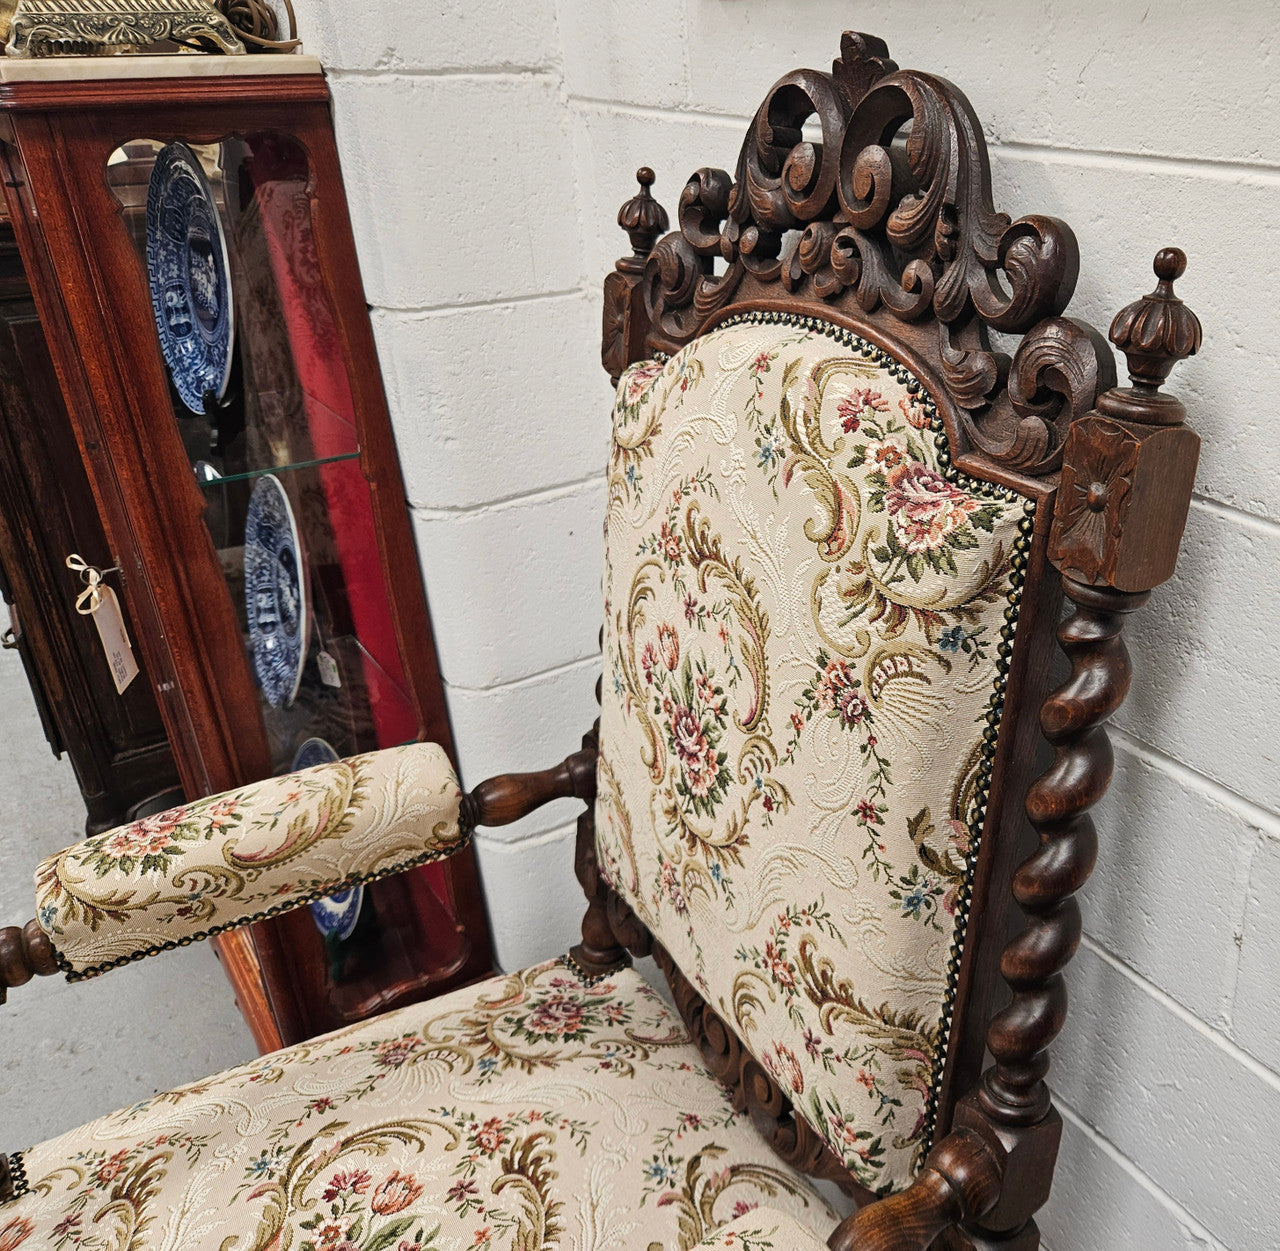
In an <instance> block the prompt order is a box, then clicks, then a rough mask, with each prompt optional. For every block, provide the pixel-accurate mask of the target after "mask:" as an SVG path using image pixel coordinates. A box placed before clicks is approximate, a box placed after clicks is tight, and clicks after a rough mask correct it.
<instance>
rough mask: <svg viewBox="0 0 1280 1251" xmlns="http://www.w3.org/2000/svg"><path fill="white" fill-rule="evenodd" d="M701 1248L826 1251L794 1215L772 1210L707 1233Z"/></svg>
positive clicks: (760, 1210) (756, 1211)
mask: <svg viewBox="0 0 1280 1251" xmlns="http://www.w3.org/2000/svg"><path fill="white" fill-rule="evenodd" d="M698 1248H699V1251H702V1249H703V1248H706V1249H708V1251H710V1249H711V1248H723V1251H827V1244H826V1243H825V1242H823V1241H822V1239H821V1238H819V1237H818V1235H817V1234H815V1233H814V1232H813V1231H812V1230H811V1229H806V1228H805V1227H804V1226H803V1225H801V1224H800V1223H799V1222H798V1221H797V1220H796V1219H795V1217H793V1216H787V1215H786V1213H784V1212H778V1211H775V1210H774V1209H773V1208H755V1209H753V1210H752V1211H750V1212H748V1213H747V1214H746V1215H745V1216H740V1217H738V1219H737V1220H736V1221H732V1222H730V1223H729V1224H728V1225H722V1226H721V1227H720V1228H719V1229H717V1230H716V1231H715V1232H714V1233H711V1234H708V1235H707V1236H706V1237H705V1238H704V1239H703V1240H702V1241H701V1242H700V1243H698Z"/></svg>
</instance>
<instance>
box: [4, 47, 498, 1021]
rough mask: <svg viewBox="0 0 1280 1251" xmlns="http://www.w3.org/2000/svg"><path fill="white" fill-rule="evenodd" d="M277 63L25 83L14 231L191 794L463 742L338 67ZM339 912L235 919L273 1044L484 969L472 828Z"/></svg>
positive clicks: (12, 154) (250, 1005)
mask: <svg viewBox="0 0 1280 1251" xmlns="http://www.w3.org/2000/svg"><path fill="white" fill-rule="evenodd" d="M245 59H246V60H247V61H249V62H253V61H254V58H245ZM273 60H274V61H276V62H277V64H278V65H280V66H281V67H282V69H283V72H279V71H277V72H276V73H265V72H264V71H262V70H260V69H258V68H257V66H256V65H255V66H253V67H252V68H246V70H245V71H244V73H243V75H241V74H238V73H237V74H230V75H220V76H217V77H209V76H206V77H201V75H202V74H204V73H205V71H204V69H203V66H204V65H205V64H207V62H203V61H202V59H201V58H192V62H193V64H192V77H191V78H190V79H172V78H170V79H165V80H148V79H146V78H145V77H130V78H126V77H122V76H121V75H123V74H126V73H128V72H129V71H128V69H126V68H116V69H115V70H114V72H110V71H105V70H103V69H102V68H101V66H95V65H93V64H92V63H91V62H87V61H86V62H84V63H82V64H83V66H84V73H85V76H86V78H85V81H72V82H68V83H59V84H58V88H59V90H58V91H57V92H51V91H50V90H49V89H48V88H47V87H46V86H45V85H44V84H42V83H40V82H38V81H29V82H24V81H21V78H20V75H21V70H20V69H19V70H18V74H19V80H18V81H14V78H13V72H12V71H11V69H8V68H7V69H6V75H5V81H4V82H3V83H0V109H7V110H9V113H10V119H9V120H10V125H11V143H10V144H7V145H6V146H5V148H4V155H5V160H6V162H7V165H8V170H9V173H8V175H7V178H8V184H9V185H8V187H7V189H6V190H7V193H8V196H9V201H10V206H11V210H12V211H13V213H14V216H15V226H16V228H17V232H18V237H19V242H20V244H21V246H22V250H23V255H24V260H25V261H26V262H27V264H28V268H29V269H30V270H31V271H32V273H33V276H34V285H35V287H36V295H37V301H38V303H39V306H40V311H41V317H42V320H43V321H44V322H45V325H46V330H47V332H48V334H49V336H50V341H51V346H52V347H53V350H54V354H55V359H57V361H58V364H59V370H60V376H61V378H62V383H63V389H64V391H65V392H66V394H67V400H68V407H69V408H70V410H71V413H72V418H73V422H74V424H75V426H76V432H77V438H78V440H79V443H80V446H81V449H82V451H83V452H84V455H85V459H86V465H87V468H88V469H89V472H90V477H91V480H92V483H93V487H94V492H95V495H96V497H97V498H98V501H99V505H100V508H101V510H102V512H103V517H104V521H105V523H106V528H107V532H108V536H109V539H110V541H111V543H112V551H113V556H115V558H116V559H117V561H118V562H119V563H120V564H121V567H122V569H123V570H124V581H125V590H126V595H127V597H128V599H129V605H130V609H131V611H132V613H133V615H134V617H135V619H136V620H137V621H138V627H139V628H138V634H139V640H138V641H139V644H140V646H141V648H142V650H143V652H144V653H145V654H146V657H147V661H148V670H149V672H150V673H151V674H152V677H153V681H154V683H155V687H156V691H157V696H158V698H159V701H160V706H161V711H162V713H163V714H164V716H165V722H166V728H167V729H168V730H169V733H170V741H171V744H172V745H173V748H174V754H175V758H176V759H177V761H178V765H179V769H180V772H181V773H182V776H183V781H184V784H185V785H186V788H187V791H188V793H189V794H192V795H194V794H198V793H199V794H207V793H210V792H212V791H216V790H220V789H223V788H225V787H230V786H232V785H235V784H237V783H240V782H243V781H248V780H252V779H253V778H255V777H259V776H263V775H265V774H267V773H281V772H285V771H288V770H289V768H290V767H291V766H292V764H293V762H294V759H295V757H296V756H297V754H298V752H299V751H300V750H301V749H302V748H303V747H304V745H305V744H311V743H313V742H314V741H315V740H320V741H322V743H324V744H327V745H328V746H330V747H331V748H332V749H333V750H334V751H335V752H336V753H338V754H339V755H350V754H354V753H358V752H362V751H368V750H372V749H374V748H378V747H387V746H393V745H395V744H399V743H403V742H408V741H412V740H414V739H417V738H429V739H434V740H435V741H438V742H442V743H444V744H445V745H446V746H447V747H448V746H450V745H451V740H450V737H449V730H448V722H447V718H446V716H445V712H444V705H443V688H442V684H441V682H440V678H439V672H438V666H437V662H436V657H435V651H434V644H433V643H432V639H431V633H430V622H429V618H428V616H427V612H426V605H425V600H424V598H423V593H422V587H421V582H420V577H419V574H418V566H417V559H416V553H415V551H414V547H413V539H412V533H411V530H410V525H409V518H408V512H407V506H406V504H405V501H404V494H403V486H402V484H401V481H400V474H399V466H398V463H397V460H396V454H395V447H394V442H393V440H392V437H391V431H390V423H389V418H388V415H387V411H386V404H385V399H384V397H383V394H382V388H381V380H380V377H379V376H378V372H377V362H376V358H375V356H374V348H373V338H372V332H371V329H370V326H369V319H368V313H367V309H366V306H365V303H364V297H363V292H362V290H361V287H360V281H359V274H358V270H357V268H356V264H355V256H354V247H353V244H352V240H351V232H350V225H349V222H348V219H347V214H346V205H345V201H344V199H343V194H342V187H341V178H340V174H339V171H338V167H337V159H336V152H335V150H334V146H333V136H332V126H331V121H330V118H329V112H328V93H327V90H326V88H325V86H324V80H323V77H322V76H321V75H320V74H319V72H318V66H316V65H315V63H314V62H309V61H307V59H306V58H301V57H290V58H279V59H274V58H273ZM304 63H305V64H304ZM117 64H118V63H117ZM299 70H301V71H302V72H299ZM104 74H105V75H106V76H105V77H102V75H104ZM91 76H97V77H91ZM89 222H93V223H95V225H94V227H92V228H89V227H88V226H87V225H86V223H89ZM90 394H92V396H93V399H92V401H90V400H89V398H88V397H89V395H90ZM335 911H336V910H335ZM340 929H341V932H338V930H337V929H334V928H333V927H328V928H327V932H325V933H322V932H321V929H320V928H318V926H317V923H316V922H315V921H313V918H312V915H311V914H310V913H308V912H307V911H305V910H304V911H303V912H300V913H293V914H289V915H286V916H284V917H281V918H278V919H276V920H274V921H271V922H267V923H263V924H262V925H259V926H256V927H254V937H253V941H252V944H246V943H243V942H242V943H239V944H237V943H236V942H235V941H234V940H228V939H223V940H220V945H221V951H222V954H223V956H224V959H226V960H227V962H228V965H229V969H230V972H231V974H232V980H233V982H234V983H235V985H236V990H237V993H238V995H239V997H240V1000H241V1004H242V1007H244V1008H245V1009H246V1015H247V1016H248V1017H249V1018H250V1021H251V1024H253V1025H254V1028H255V1032H256V1034H257V1036H258V1038H259V1041H260V1043H262V1044H263V1045H264V1046H265V1045H271V1044H273V1043H275V1042H278V1041H283V1042H289V1041H293V1040H294V1039H297V1038H301V1037H306V1036H308V1035H310V1034H314V1033H317V1032H319V1031H320V1030H323V1029H327V1028H331V1027H333V1026H335V1025H338V1024H341V1023H343V1022H344V1021H347V1020H353V1019H357V1018H359V1017H361V1016H365V1015H368V1014H369V1013H371V1012H375V1011H379V1010H381V1009H383V1008H385V1007H387V1006H390V1005H392V1004H395V1003H398V1002H406V1001H408V1000H410V999H412V998H420V997H422V996H423V995H424V994H430V993H435V992H436V991H437V990H441V989H445V988H447V987H448V986H450V985H454V984H457V983H458V982H460V981H464V980H470V979H472V978H475V977H478V976H481V975H482V974H483V973H485V972H486V971H487V969H488V966H489V954H488V936H487V931H486V928H485V925H484V918H483V912H482V909H481V906H480V903H479V895H478V883H477V880H476V876H475V869H474V861H473V860H472V859H471V857H470V855H469V854H468V855H466V856H464V857H462V858H461V859H460V860H458V859H455V860H451V861H450V862H448V863H446V864H442V865H434V866H428V867H426V868H423V869H419V870H416V871H415V872H413V873H410V874H407V875H405V876H404V877H403V878H398V879H393V880H389V881H383V882H377V883H374V884H372V885H371V886H370V887H369V888H368V889H367V890H366V891H365V892H364V893H363V898H362V901H361V902H360V904H359V912H358V915H356V917H355V919H354V921H353V922H352V923H351V924H346V923H344V924H343V925H342V926H341V927H340ZM268 1006H269V1009H270V1011H269V1012H267V1008H268Z"/></svg>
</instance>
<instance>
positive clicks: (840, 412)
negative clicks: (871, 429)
mask: <svg viewBox="0 0 1280 1251" xmlns="http://www.w3.org/2000/svg"><path fill="white" fill-rule="evenodd" d="M888 411H889V404H888V402H887V401H886V400H885V398H884V396H883V395H881V394H880V392H879V391H872V390H871V389H870V388H869V387H859V388H858V389H856V390H854V391H850V392H849V394H848V395H846V396H845V397H844V399H842V400H841V401H840V403H839V404H838V405H837V406H836V415H837V416H838V417H839V418H840V428H841V429H842V430H843V431H844V432H845V434H852V433H853V432H854V431H855V430H857V428H858V427H859V426H860V425H861V424H862V422H863V420H864V419H865V418H868V417H874V416H875V415H876V413H887V412H888Z"/></svg>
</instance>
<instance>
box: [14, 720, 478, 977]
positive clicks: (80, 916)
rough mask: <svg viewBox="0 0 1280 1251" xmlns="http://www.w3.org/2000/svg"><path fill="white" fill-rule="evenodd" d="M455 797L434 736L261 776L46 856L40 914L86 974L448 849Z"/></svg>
mask: <svg viewBox="0 0 1280 1251" xmlns="http://www.w3.org/2000/svg"><path fill="white" fill-rule="evenodd" d="M460 800H461V792H460V791H459V789H458V779H457V777H456V776H455V775H454V772H453V767H452V766H451V765H450V763H449V760H448V757H447V756H446V755H445V753H444V750H443V749H442V748H440V747H438V746H437V745H436V744H434V743H411V744H409V745H407V746H404V747H392V748H387V749H385V750H383V751H377V752H371V753H369V754H368V755H364V756H352V757H351V758H349V759H347V760H340V761H335V762H333V763H331V764H322V765H318V766H317V767H315V768H314V769H305V770H303V771H302V772H299V773H290V774H286V775H285V776H284V777H276V778H268V779H267V780H265V781H262V782H255V783H254V784H253V785H251V786H246V787H243V788H241V789H240V790H236V791H228V792H227V793H226V794H222V795H213V796H210V797H209V798H207V799H201V800H198V801H196V802H194V803H190V804H186V805H184V806H183V807H181V808H174V809H172V810H171V811H169V812H163V813H160V814H158V815H157V816H151V817H145V818H144V819H142V820H141V821H135V822H134V823H133V824H132V825H125V826H121V827H120V828H118V829H114V830H108V831H107V832H106V833H105V834H97V835H94V836H93V837H92V838H88V839H85V840H84V841H83V842H80V843H76V844H75V846H73V847H68V848H67V849H66V850H65V851H60V852H58V853H57V854H56V855H53V856H50V857H49V858H48V859H47V860H45V861H44V862H43V863H42V864H41V865H40V866H39V868H38V869H37V870H36V917H37V919H38V921H39V923H40V927H41V929H43V930H44V932H45V933H46V934H47V935H48V936H49V938H50V941H51V942H52V943H53V946H54V949H55V950H56V951H57V953H58V957H59V963H60V964H61V965H62V967H63V969H64V970H65V971H66V972H67V973H68V975H69V976H70V977H71V978H72V979H73V980H74V979H76V978H82V977H90V976H93V975H94V974H96V973H102V972H105V971H106V970H107V969H110V968H114V967H115V966H117V965H120V964H126V963H128V962H129V961H130V960H136V959H139V958H141V957H142V956H146V955H150V954H152V953H154V952H156V951H162V950H165V949H167V948H172V947H175V946H178V945H181V944H185V943H189V942H192V941H194V940H196V939H199V938H205V937H207V936H208V935H210V934H215V933H217V932H218V931H220V930H224V929H227V928H228V927H229V926H232V925H236V924H238V923H241V922H244V921H248V920H253V919H256V918H259V917H262V916H267V915H270V914H272V913H276V912H282V911H285V910H286V909H288V908H294V907H298V906H300V905H301V904H304V903H306V902H308V901H309V900H313V899H318V898H320V897H322V896H324V895H330V894H333V893H335V892H336V891H338V890H341V889H343V888H345V887H346V886H348V885H353V884H355V883H356V882H361V881H367V880H369V879H371V878H374V877H381V876H384V875H385V874H388V873H397V872H400V871H401V870H403V869H406V868H409V867H410V866H412V865H415V864H421V863H425V862H426V861H428V860H434V859H438V858H440V857H442V856H447V855H449V854H450V853H452V852H454V851H456V850H457V849H458V848H459V847H460V846H462V845H463V843H464V842H465V836H464V835H463V833H462V832H461V831H460V830H459V828H458V807H459V802H460Z"/></svg>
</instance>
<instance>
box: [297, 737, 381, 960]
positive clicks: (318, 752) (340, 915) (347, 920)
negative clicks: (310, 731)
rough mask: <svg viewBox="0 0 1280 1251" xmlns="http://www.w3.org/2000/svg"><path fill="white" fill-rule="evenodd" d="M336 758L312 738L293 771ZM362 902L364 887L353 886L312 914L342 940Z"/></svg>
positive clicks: (325, 929)
mask: <svg viewBox="0 0 1280 1251" xmlns="http://www.w3.org/2000/svg"><path fill="white" fill-rule="evenodd" d="M337 759H338V753H337V752H336V751H334V750H333V748H332V747H330V746H329V744H328V743H326V742H325V741H324V739H322V738H309V739H307V741H306V742H305V743H303V744H302V746H301V747H299V748H298V750H297V753H296V754H295V755H294V757H293V764H292V765H291V766H290V772H292V773H297V772H298V770H299V769H312V768H314V767H315V766H316V765H322V764H328V763H329V762H330V761H333V760H337ZM363 902H364V887H363V886H353V887H352V888H351V889H350V890H344V891H339V892H338V893H337V894H336V895H330V896H329V898H328V899H317V900H316V901H315V903H313V904H312V905H311V916H312V919H313V920H314V921H315V923H316V928H317V929H318V930H319V931H320V933H322V934H324V935H326V936H332V937H333V938H334V939H336V940H338V941H341V940H342V939H344V938H350V937H351V931H352V930H354V929H355V927H356V922H357V921H358V920H359V919H360V905H361V904H362V903H363Z"/></svg>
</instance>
